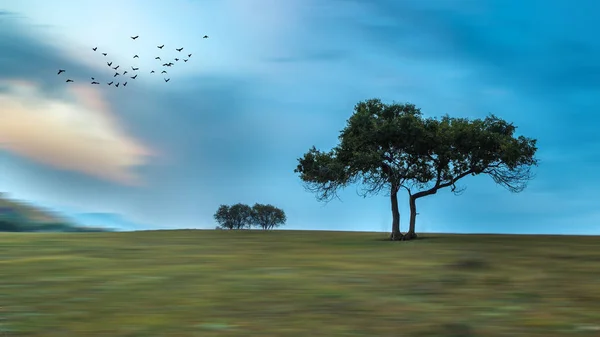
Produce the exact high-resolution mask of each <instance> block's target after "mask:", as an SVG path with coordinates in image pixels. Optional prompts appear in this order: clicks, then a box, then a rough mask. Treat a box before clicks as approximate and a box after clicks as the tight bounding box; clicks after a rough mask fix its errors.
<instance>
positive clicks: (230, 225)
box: [214, 203, 253, 229]
mask: <svg viewBox="0 0 600 337" xmlns="http://www.w3.org/2000/svg"><path fill="white" fill-rule="evenodd" d="M214 218H215V220H216V221H217V223H219V225H220V226H221V228H223V229H244V228H247V227H250V226H252V221H253V212H252V208H251V207H250V206H248V205H245V204H241V203H238V204H235V205H233V206H227V205H221V206H219V209H217V212H216V213H215V215H214Z"/></svg>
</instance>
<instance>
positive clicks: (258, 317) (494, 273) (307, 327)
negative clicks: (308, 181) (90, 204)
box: [0, 230, 600, 337]
mask: <svg viewBox="0 0 600 337" xmlns="http://www.w3.org/2000/svg"><path fill="white" fill-rule="evenodd" d="M385 237H386V234H383V233H351V232H301V231H273V232H260V231H237V232H229V231H208V230H197V231H194V230H181V231H147V232H129V233H77V234H40V233H35V234H34V233H9V234H6V233H0V324H2V325H1V326H0V336H40V337H41V336H43V337H52V336H60V337H65V336H111V337H121V336H122V337H125V336H128V337H134V336H140V337H142V336H144V337H149V336H161V337H164V336H169V337H176V336H203V337H212V336H269V337H271V336H314V337H316V336H409V337H410V336H415V337H418V336H421V337H425V336H457V337H458V336H461V337H467V336H485V337H494V336H598V335H600V331H599V330H594V329H595V328H598V327H600V237H574V236H562V237H559V236H516V235H515V236H509V235H437V234H436V235H434V234H429V235H427V234H423V235H422V237H424V238H423V239H422V240H416V241H410V242H389V241H383V240H382V239H384V238H385ZM3 333H4V335H3Z"/></svg>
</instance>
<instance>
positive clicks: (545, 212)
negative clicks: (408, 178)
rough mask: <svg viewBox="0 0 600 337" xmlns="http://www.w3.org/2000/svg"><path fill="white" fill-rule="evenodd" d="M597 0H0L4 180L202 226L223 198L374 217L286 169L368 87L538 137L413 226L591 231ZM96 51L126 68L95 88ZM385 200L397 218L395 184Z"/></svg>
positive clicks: (97, 209) (345, 217)
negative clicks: (495, 172) (529, 150)
mask: <svg viewBox="0 0 600 337" xmlns="http://www.w3.org/2000/svg"><path fill="white" fill-rule="evenodd" d="M599 10H600V4H598V3H597V2H596V1H591V0H589V1H588V0H579V1H576V2H575V1H562V0H561V1H543V2H542V1H538V0H477V1H475V0H453V1H450V0H437V1H434V0H428V1H425V0H404V1H400V0H390V1H376V0H372V1H362V0H329V1H317V0H287V1H276V0H218V1H217V0H215V1H212V0H210V1H209V0H207V1H201V0H197V1H191V0H187V1H184V0H172V1H170V2H158V1H138V0H131V1H126V2H125V1H113V0H110V1H102V2H100V1H85V2H73V1H66V0H56V1H52V2H50V1H37V0H21V1H18V2H17V1H9V0H0V59H1V60H2V62H0V165H1V169H2V175H1V176H0V190H2V191H6V192H8V193H9V194H10V196H12V197H14V198H16V199H20V200H27V201H29V202H33V203H37V204H39V205H43V206H47V207H51V208H53V209H56V210H59V211H63V212H65V213H66V214H71V215H77V214H79V213H94V214H96V213H100V214H103V213H108V214H111V215H112V216H118V217H122V218H124V219H127V221H130V222H133V223H137V224H143V227H144V228H161V229H169V228H214V226H215V225H216V224H215V223H214V220H213V218H212V215H213V214H214V212H215V211H216V209H217V207H218V206H219V205H220V204H233V203H237V202H243V203H248V204H253V203H255V202H260V203H272V204H274V205H276V206H278V207H281V208H283V209H284V210H285V211H286V213H287V216H288V223H287V226H286V227H287V228H291V229H324V230H361V231H389V230H390V227H391V212H390V205H389V201H388V198H387V197H386V196H385V195H382V196H377V197H371V198H366V199H363V198H362V197H360V196H358V195H357V188H356V187H351V188H349V189H347V190H345V191H344V192H343V193H341V198H342V201H341V202H340V201H337V200H334V201H332V202H330V203H329V204H322V203H319V202H317V201H316V200H315V197H314V195H312V194H310V193H308V192H306V191H305V190H304V188H303V186H302V184H301V182H300V180H299V178H298V177H297V175H296V174H294V172H293V170H294V168H295V166H296V163H297V162H296V160H297V158H299V157H301V156H302V154H303V153H304V152H306V151H307V150H308V149H309V148H310V147H311V146H312V145H315V146H317V148H320V149H323V150H329V149H330V148H331V147H333V146H335V144H336V143H337V136H338V134H339V131H340V130H341V129H342V128H343V127H344V125H345V121H346V120H347V118H348V117H350V115H351V113H352V109H353V106H354V105H355V104H356V103H357V102H359V101H361V100H364V99H368V98H374V97H378V98H381V99H382V100H384V101H386V102H392V101H398V102H411V103H414V104H416V105H417V106H418V107H420V108H421V109H422V111H423V112H424V114H425V115H426V116H441V115H443V114H446V113H447V114H450V115H452V116H457V117H471V118H480V117H485V116H486V115H487V114H488V113H494V114H496V115H498V116H500V117H502V118H505V119H507V120H509V121H512V122H514V123H515V124H516V125H517V126H518V130H517V131H518V132H519V133H520V134H524V135H526V136H528V137H533V138H537V139H538V146H539V152H538V157H539V158H540V161H541V163H540V166H539V168H537V170H536V173H537V177H536V179H535V180H533V181H532V182H530V184H529V187H528V188H527V189H526V190H525V191H524V192H522V193H520V194H511V193H510V192H508V191H506V190H504V189H502V188H500V187H497V186H495V185H494V183H493V181H492V180H491V179H490V178H489V177H485V176H480V177H467V178H465V179H464V180H462V182H461V183H462V186H466V187H467V190H466V191H465V193H464V194H463V195H461V196H454V195H453V194H452V193H450V191H448V190H444V191H441V192H440V193H438V194H437V195H435V196H431V197H427V198H423V199H420V200H419V203H418V207H419V213H420V215H419V217H418V219H417V221H418V222H417V232H457V233H482V232H483V233H557V234H558V233H560V234H600V221H599V220H600V207H598V206H599V205H598V204H599V200H600V199H598V198H597V197H596V194H597V188H598V187H599V186H600V178H599V177H598V175H597V174H596V172H597V171H598V169H600V159H599V158H600V155H599V154H600V146H599V145H600V136H599V135H598V132H597V125H598V122H599V121H600V114H599V113H598V111H599V110H600V102H599V99H598V97H600V95H599V94H600V63H599V61H598V60H600V42H598V39H597V36H596V35H597V32H598V31H600V23H599V22H598V20H597V17H596V16H595V14H594V13H598V11H599ZM205 34H206V35H209V36H210V38H209V39H202V36H203V35H205ZM134 35H139V36H140V38H139V39H137V40H135V41H134V40H131V39H130V38H129V37H130V36H134ZM161 44H165V45H166V46H165V48H164V49H163V50H158V48H156V46H157V45H161ZM92 47H98V52H93V51H92V50H91V48H92ZM177 47H184V51H183V52H182V53H185V54H187V53H192V57H191V58H190V60H189V62H187V63H185V64H179V63H180V62H181V61H179V63H177V64H176V66H174V67H172V68H169V69H168V71H169V74H168V76H169V77H170V78H171V81H170V82H169V83H165V82H164V80H163V78H161V77H160V76H162V75H160V74H158V76H154V75H157V74H152V75H151V74H149V69H151V68H152V67H154V66H155V65H156V62H158V61H156V60H154V56H158V55H160V56H161V57H162V58H163V59H168V58H170V59H172V58H173V57H175V56H177V55H179V54H180V53H178V52H176V51H175V50H174V48H177ZM100 51H104V52H107V53H108V54H109V56H107V57H103V56H101V55H100V54H99V52H100ZM134 54H139V56H140V58H139V59H133V58H132V56H133V55H134ZM107 60H110V61H113V62H114V64H119V65H121V66H122V67H121V69H122V68H124V67H130V66H136V67H139V68H140V71H139V72H140V76H139V78H138V79H136V80H129V83H128V86H127V88H122V87H121V88H118V89H117V88H114V87H112V86H111V87H109V86H107V85H105V84H104V83H105V82H108V81H110V80H111V79H113V77H112V72H110V71H112V70H111V69H109V68H108V67H107V65H106V62H107ZM113 66H114V65H113ZM59 68H61V69H65V70H67V72H66V73H65V74H61V76H60V77H59V76H57V75H56V72H57V70H58V69H59ZM130 73H132V72H131V71H130ZM92 76H93V77H95V78H97V79H99V80H100V81H101V82H103V84H102V85H98V86H92V85H91V84H89V82H90V81H91V80H90V77H92ZM153 76H154V77H153ZM165 76H166V75H165ZM67 77H68V78H71V79H73V80H74V81H75V82H74V83H65V82H64V80H65V78H67ZM121 89H123V90H121ZM400 203H401V204H400V206H401V227H402V230H403V231H405V230H406V229H407V225H408V223H407V220H408V205H407V204H408V202H407V197H406V195H402V196H401V199H400Z"/></svg>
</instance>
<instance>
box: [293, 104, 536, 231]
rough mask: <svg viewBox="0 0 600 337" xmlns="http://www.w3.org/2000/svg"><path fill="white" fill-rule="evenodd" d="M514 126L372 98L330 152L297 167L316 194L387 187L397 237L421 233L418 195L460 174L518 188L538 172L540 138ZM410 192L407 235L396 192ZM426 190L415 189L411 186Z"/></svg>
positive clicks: (312, 155) (309, 156)
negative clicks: (518, 132) (426, 112)
mask: <svg viewBox="0 0 600 337" xmlns="http://www.w3.org/2000/svg"><path fill="white" fill-rule="evenodd" d="M514 130H515V127H514V126H512V124H509V123H507V122H505V121H503V120H501V119H498V118H496V117H495V116H490V117H488V118H486V119H485V120H474V121H469V120H467V119H455V118H450V117H448V116H446V117H444V118H442V119H441V120H437V119H431V118H429V119H425V118H423V116H422V114H421V112H420V110H419V109H417V108H416V107H415V106H414V105H412V104H397V103H393V104H389V105H388V104H383V103H382V102H381V101H380V100H379V99H370V100H367V101H364V102H360V103H358V104H357V105H356V106H355V109H354V114H353V115H352V116H351V117H350V118H349V119H348V121H347V125H346V127H345V128H344V129H343V130H342V131H341V134H340V136H339V139H340V143H339V144H338V145H337V146H336V147H335V148H333V149H332V150H331V151H329V152H321V151H319V150H317V149H316V148H315V147H313V148H311V149H310V150H309V151H308V152H307V153H306V154H305V155H304V156H303V157H302V158H300V159H298V161H299V165H298V166H297V168H296V170H295V172H297V173H300V178H301V179H302V180H303V181H304V183H305V187H306V188H307V189H308V190H309V191H312V192H315V193H316V194H317V199H318V200H321V201H329V200H331V199H333V198H334V197H337V191H338V190H339V189H341V188H343V187H346V186H348V185H349V184H352V183H355V182H360V183H361V185H362V186H363V187H364V189H363V191H362V193H361V194H362V195H363V196H367V195H369V194H376V193H378V192H380V191H381V190H383V189H386V190H387V191H388V192H389V195H390V201H391V208H392V233H391V239H392V240H399V239H412V238H415V237H416V234H415V222H416V214H417V213H416V199H418V198H421V197H424V196H426V195H431V194H435V193H436V192H437V191H438V190H439V189H441V188H444V187H449V186H450V187H452V189H453V191H455V192H456V189H455V183H456V181H457V180H459V179H461V178H463V177H465V176H467V175H469V174H472V175H476V174H481V173H486V174H489V175H491V176H492V178H493V179H494V180H495V181H496V182H498V183H501V184H503V185H504V186H507V187H508V188H509V189H512V190H513V191H518V190H519V189H522V188H524V186H525V183H526V181H527V180H528V179H530V178H531V175H530V170H529V168H530V167H531V166H532V165H536V164H537V161H536V159H534V158H533V156H534V154H535V151H536V148H535V140H532V139H528V138H524V137H519V138H514V137H513V133H514ZM401 188H405V189H406V190H407V191H408V193H409V203H410V207H411V218H410V228H409V231H408V233H407V235H405V236H403V235H402V234H401V233H400V213H399V208H398V198H397V194H398V191H399V190H400V189H401ZM414 188H418V189H420V191H419V192H417V193H414V194H413V193H412V189H414Z"/></svg>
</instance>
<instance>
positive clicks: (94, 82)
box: [92, 81, 100, 84]
mask: <svg viewBox="0 0 600 337" xmlns="http://www.w3.org/2000/svg"><path fill="white" fill-rule="evenodd" d="M92 84H100V82H96V81H93V82H92Z"/></svg>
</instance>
